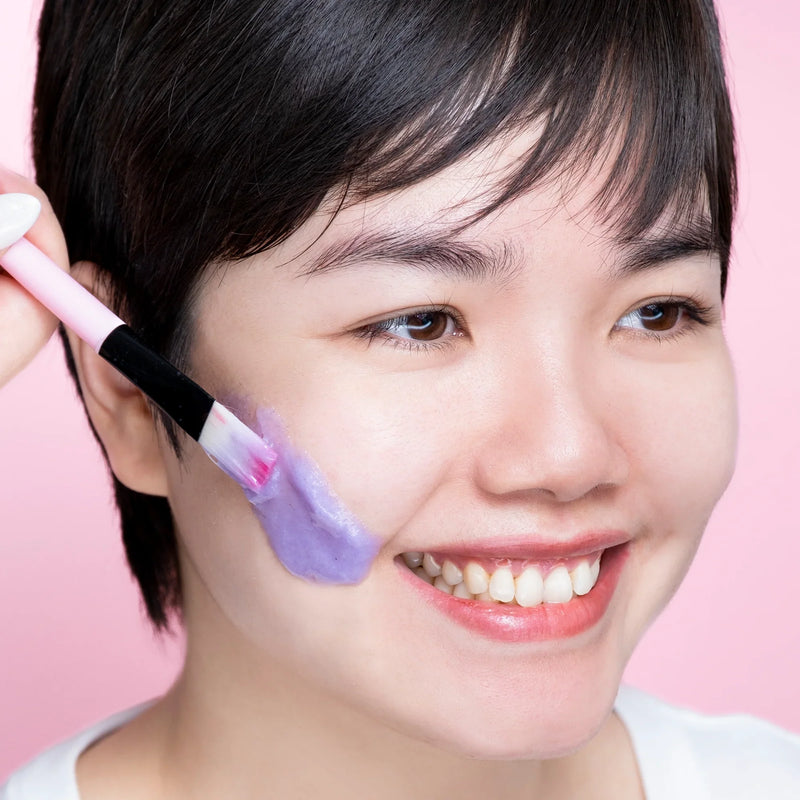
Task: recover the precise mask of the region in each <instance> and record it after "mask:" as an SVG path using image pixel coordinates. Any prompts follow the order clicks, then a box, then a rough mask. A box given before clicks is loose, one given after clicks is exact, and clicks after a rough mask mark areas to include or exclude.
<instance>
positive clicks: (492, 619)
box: [400, 542, 629, 642]
mask: <svg viewBox="0 0 800 800" xmlns="http://www.w3.org/2000/svg"><path fill="white" fill-rule="evenodd" d="M628 545H629V543H628V542H625V543H623V544H618V545H616V546H613V547H610V548H608V549H606V550H604V551H603V554H602V558H601V567H600V572H599V575H598V577H597V582H596V583H595V585H594V586H593V587H592V588H591V590H590V591H588V593H586V594H583V595H576V596H573V597H572V599H571V600H569V601H568V602H545V603H542V604H540V605H535V606H533V607H530V608H525V607H522V606H519V605H512V604H508V603H500V602H494V601H490V602H486V601H483V600H477V599H475V600H467V599H462V598H461V597H454V596H452V595H450V594H446V593H445V592H443V591H440V590H439V589H437V588H434V587H433V586H431V585H430V584H429V583H427V582H426V581H424V580H422V579H420V578H419V577H417V575H415V574H414V573H413V572H412V571H411V570H410V569H409V568H408V567H407V566H405V565H404V564H403V565H401V566H400V570H401V573H402V574H403V575H404V577H405V579H406V580H407V581H408V582H409V585H410V586H411V587H412V588H413V589H414V590H416V591H418V592H420V594H421V595H422V597H423V598H424V599H425V601H426V602H429V603H431V604H432V605H433V606H434V607H436V608H437V609H438V610H439V611H441V612H442V613H443V614H445V615H447V616H448V617H450V618H451V619H452V620H454V621H455V622H456V623H458V624H460V625H462V626H463V627H465V628H468V629H470V630H473V631H475V632H476V633H478V634H481V635H482V636H485V637H487V638H490V639H497V640H500V641H507V642H536V641H547V640H557V639H566V638H569V637H572V636H576V635H578V634H579V633H582V632H584V631H586V630H588V629H589V628H591V627H593V626H594V625H596V624H597V623H598V622H599V621H600V619H601V618H602V617H603V615H604V614H605V612H606V609H607V608H608V606H609V603H610V602H611V598H612V596H613V594H614V591H615V589H616V587H617V583H618V581H619V576H620V574H621V572H622V568H623V566H624V564H625V561H626V559H627V556H628V551H629V546H628Z"/></svg>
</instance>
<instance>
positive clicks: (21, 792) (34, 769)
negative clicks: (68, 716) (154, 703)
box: [0, 703, 150, 800]
mask: <svg viewBox="0 0 800 800" xmlns="http://www.w3.org/2000/svg"><path fill="white" fill-rule="evenodd" d="M149 705H150V704H149V703H143V704H142V705H139V706H136V707H135V708H131V709H128V710H127V711H121V712H119V713H117V714H114V715H112V716H110V717H108V718H107V719H105V720H103V721H102V722H98V723H97V724H95V725H92V726H91V727H90V728H87V729H86V730H84V731H82V732H81V733H79V734H78V735H77V736H73V737H72V738H70V739H67V740H66V741H64V742H61V743H60V744H58V745H56V746H55V747H51V748H50V749H49V750H46V751H45V752H43V753H42V754H41V755H39V756H37V757H36V758H34V759H33V761H31V762H29V763H28V764H26V765H25V766H24V767H22V768H20V769H19V770H17V771H16V772H14V773H13V774H12V775H11V776H10V777H9V779H8V781H7V782H6V784H5V785H4V786H2V787H0V800H44V798H47V800H80V795H79V794H78V785H77V782H76V780H75V765H76V764H77V761H78V758H79V757H80V755H81V753H82V752H83V751H84V750H86V749H87V748H88V747H90V746H91V745H92V744H94V743H95V742H97V741H99V740H100V739H102V738H103V737H104V736H106V735H108V734H109V733H111V732H112V731H114V730H116V729H117V728H119V727H121V726H122V725H125V724H126V723H127V722H129V721H130V720H132V719H133V718H134V717H135V716H137V715H138V714H140V713H141V712H142V711H143V710H144V709H145V708H147V707H148V706H149Z"/></svg>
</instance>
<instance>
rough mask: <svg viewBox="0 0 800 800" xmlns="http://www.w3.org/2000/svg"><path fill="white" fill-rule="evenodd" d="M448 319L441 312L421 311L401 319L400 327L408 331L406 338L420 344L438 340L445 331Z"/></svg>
mask: <svg viewBox="0 0 800 800" xmlns="http://www.w3.org/2000/svg"><path fill="white" fill-rule="evenodd" d="M448 321H449V317H448V316H447V314H443V313H442V312H441V311H421V312H420V313H419V314H409V315H408V316H405V317H403V319H402V327H403V328H405V329H406V330H407V331H408V338H409V339H414V340H416V341H420V342H432V341H434V340H435V339H440V338H441V337H442V336H444V334H445V332H446V331H447V323H448Z"/></svg>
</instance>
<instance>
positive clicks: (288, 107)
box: [33, 0, 736, 628]
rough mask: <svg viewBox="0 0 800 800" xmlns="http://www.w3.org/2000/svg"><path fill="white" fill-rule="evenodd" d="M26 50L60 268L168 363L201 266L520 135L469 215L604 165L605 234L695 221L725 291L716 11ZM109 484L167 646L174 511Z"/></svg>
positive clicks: (439, 13)
mask: <svg viewBox="0 0 800 800" xmlns="http://www.w3.org/2000/svg"><path fill="white" fill-rule="evenodd" d="M39 43H40V50H39V63H38V75H37V81H36V89H35V97H34V124H33V145H34V161H35V166H36V174H37V180H38V182H39V183H40V185H41V186H42V187H43V188H44V189H45V191H46V192H47V193H48V195H49V197H50V200H51V202H52V204H53V207H54V208H55V211H56V213H57V215H58V217H59V219H60V221H61V223H62V225H63V227H64V231H65V234H66V238H67V243H68V247H69V252H70V258H71V259H72V261H73V262H74V261H78V260H88V261H92V262H95V263H96V264H98V265H99V267H100V269H101V271H102V275H103V278H104V280H105V281H106V282H107V288H108V290H109V291H110V292H111V294H112V297H113V298H114V302H115V303H116V308H117V310H118V311H119V312H121V313H122V314H124V315H125V317H126V319H127V321H128V322H129V324H130V325H131V326H132V327H134V328H135V329H136V330H137V331H138V332H139V333H140V334H141V336H142V337H143V338H144V340H145V341H146V342H148V343H149V344H150V345H151V346H153V347H154V348H156V349H157V350H159V351H161V352H163V353H164V354H165V355H167V357H169V358H171V359H173V360H174V361H176V362H177V363H179V364H183V365H185V362H186V357H187V352H188V347H189V344H190V335H191V326H190V324H189V321H190V311H191V299H192V292H193V288H194V287H196V286H197V283H198V280H199V279H200V277H201V276H202V275H203V274H204V273H205V272H206V271H207V270H208V269H209V267H210V266H211V265H215V264H220V263H223V262H235V261H236V260H238V259H241V258H244V257H247V256H250V255H254V254H256V253H259V252H263V251H265V250H268V249H269V248H270V247H272V246H274V245H275V244H277V243H279V242H281V241H282V240H284V239H285V238H286V237H288V236H289V235H291V234H292V232H294V231H295V230H296V229H297V228H298V227H299V226H300V225H302V224H303V222H304V221H306V220H307V219H308V218H309V216H310V215H311V214H312V213H313V212H314V211H315V210H316V209H318V208H319V207H320V205H321V204H322V203H323V201H324V200H326V199H330V198H331V197H334V198H338V202H340V203H345V202H350V201H352V200H356V199H360V198H363V197H368V196H372V195H375V194H380V193H384V192H389V191H392V190H394V189H398V188H401V187H404V186H408V185H411V184H413V183H415V182H418V181H420V180H423V179H424V178H426V177H428V176H430V175H433V174H435V173H437V172H439V171H440V170H442V169H444V168H445V167H447V166H448V165H451V164H453V163H455V162H456V161H458V160H459V159H461V158H462V157H464V156H465V155H466V154H468V153H470V152H472V151H475V150H476V149H477V148H479V147H481V146H483V145H486V144H487V143H489V142H490V141H492V140H493V139H495V138H496V137H499V136H502V135H507V134H512V133H514V132H515V131H518V130H521V129H523V128H525V127H528V126H531V125H534V124H535V125H536V126H537V130H538V131H540V135H539V136H538V137H537V138H536V141H535V143H534V144H533V145H532V147H531V149H530V151H529V152H528V153H527V154H526V155H525V156H524V157H523V158H521V159H520V161H519V164H518V166H517V168H516V169H515V170H514V171H513V173H512V174H511V175H510V176H509V177H508V179H507V180H505V181H503V182H501V184H500V185H498V186H497V187H495V191H494V192H493V194H492V195H491V197H488V198H487V200H486V205H485V208H484V210H483V211H482V213H488V212H489V211H491V210H492V209H494V208H497V207H499V206H501V205H502V204H503V203H505V202H507V201H509V200H510V199H512V198H514V197H516V196H518V195H519V194H520V193H522V192H524V191H526V190H527V189H528V188H530V187H531V186H533V185H534V184H536V183H537V182H539V181H542V180H543V179H546V178H549V177H569V176H579V175H580V172H581V170H582V169H585V168H586V167H587V166H588V165H590V164H592V163H595V162H597V161H598V159H606V162H607V166H608V169H607V170H606V173H605V174H607V179H606V182H605V185H604V186H603V187H602V188H601V190H600V192H599V193H598V196H597V198H596V205H597V208H598V209H601V210H602V213H603V214H604V215H605V218H606V220H607V221H608V222H609V224H612V225H613V226H614V228H615V230H616V231H617V233H618V235H619V236H621V237H622V238H635V237H636V236H639V235H641V234H642V233H644V232H646V231H647V230H648V229H650V228H651V227H652V226H653V225H654V224H655V223H656V222H658V221H659V220H660V219H663V217H664V215H665V214H666V215H669V216H670V218H672V219H678V218H683V217H685V216H687V215H692V214H698V213H700V214H702V215H703V216H705V217H707V218H708V222H709V227H710V230H711V231H712V234H711V235H712V241H711V242H710V243H709V244H710V246H711V247H713V249H715V250H716V251H717V252H718V253H719V255H720V260H721V264H722V275H723V277H722V281H723V290H724V285H725V276H726V274H727V267H728V261H729V255H730V246H731V227H732V217H733V212H734V207H735V196H736V182H735V159H734V134H733V125H732V120H731V112H730V104H729V99H728V95H727V89H726V83H725V74H724V67H723V60H722V55H721V44H720V35H719V30H718V24H717V19H716V15H715V12H714V8H713V4H712V0H638V1H637V2H630V0H413V1H412V0H269V1H267V0H237V2H217V3H203V2H198V1H197V0H169V2H167V1H166V0H160V1H159V2H156V1H155V0H126V2H122V3H115V2H108V0H46V2H45V3H44V9H43V12H42V17H41V22H40V26H39ZM68 360H70V357H69V354H68ZM71 369H72V370H73V375H74V365H71ZM172 436H173V443H174V444H175V445H176V447H177V439H176V438H175V435H174V431H173V432H172ZM114 482H115V492H116V498H117V503H118V506H119V509H120V515H121V524H122V533H123V540H124V544H125V549H126V553H127V557H128V561H129V564H130V567H131V570H132V572H133V574H134V576H135V578H136V580H137V581H138V583H139V585H140V587H141V591H142V595H143V598H144V602H145V605H146V608H147V612H148V614H149V616H150V618H151V620H152V621H153V623H154V624H155V625H156V627H160V628H164V627H167V626H168V624H169V618H170V614H171V612H179V611H180V605H181V583H180V572H179V569H178V555H177V543H176V537H175V532H174V528H173V521H172V517H171V513H170V509H169V505H168V503H167V501H166V499H164V498H160V497H150V496H146V495H142V494H139V493H137V492H134V491H132V490H130V489H128V488H126V487H125V486H123V485H122V484H121V483H120V482H119V481H117V480H116V478H115V479H114Z"/></svg>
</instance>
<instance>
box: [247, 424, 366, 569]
mask: <svg viewBox="0 0 800 800" xmlns="http://www.w3.org/2000/svg"><path fill="white" fill-rule="evenodd" d="M256 420H257V427H256V430H257V432H258V433H259V435H260V436H261V437H262V438H263V439H264V441H265V442H266V443H267V444H268V445H270V447H272V448H273V449H274V450H275V451H276V452H277V453H278V461H277V464H276V465H275V468H274V472H273V473H272V476H271V477H270V479H269V480H268V481H267V483H266V485H265V486H264V487H263V488H262V489H260V490H259V491H258V492H254V491H249V490H247V489H245V494H246V495H247V499H248V500H249V501H250V502H251V503H252V505H253V509H254V510H255V513H256V516H257V517H258V519H259V521H260V522H261V527H262V528H263V529H264V532H265V533H266V535H267V538H268V539H269V543H270V545H271V546H272V549H273V551H274V552H275V555H276V556H277V557H278V559H279V560H280V562H281V563H282V564H283V566H284V567H286V569H287V570H288V571H289V572H291V573H292V575H296V576H297V577H298V578H304V579H305V580H308V581H315V582H318V583H333V584H336V583H338V584H353V583H359V582H360V581H362V580H363V579H364V578H365V577H366V575H367V573H368V572H369V568H370V567H371V566H372V562H373V561H374V560H375V556H376V555H377V553H378V550H379V549H380V541H379V540H378V538H377V537H376V536H374V535H373V534H371V533H370V532H369V531H367V530H366V528H365V527H364V526H363V525H362V524H361V523H360V522H359V521H358V520H357V519H356V518H355V516H353V514H351V513H350V511H348V510H347V509H346V508H345V506H344V504H343V503H342V501H341V500H339V498H338V497H336V495H335V494H334V493H333V492H332V491H331V490H330V489H329V488H328V484H327V482H326V480H325V478H324V477H323V475H322V472H321V471H320V469H319V467H318V466H317V465H316V464H314V462H313V461H311V459H309V458H308V457H307V456H305V455H303V454H302V453H299V452H298V451H297V450H296V449H295V448H293V447H292V445H291V443H290V441H289V437H288V436H287V435H286V433H285V431H284V429H283V425H282V424H281V421H280V418H279V417H278V415H277V414H276V413H275V412H274V411H270V410H268V409H259V410H258V411H257V412H256Z"/></svg>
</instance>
